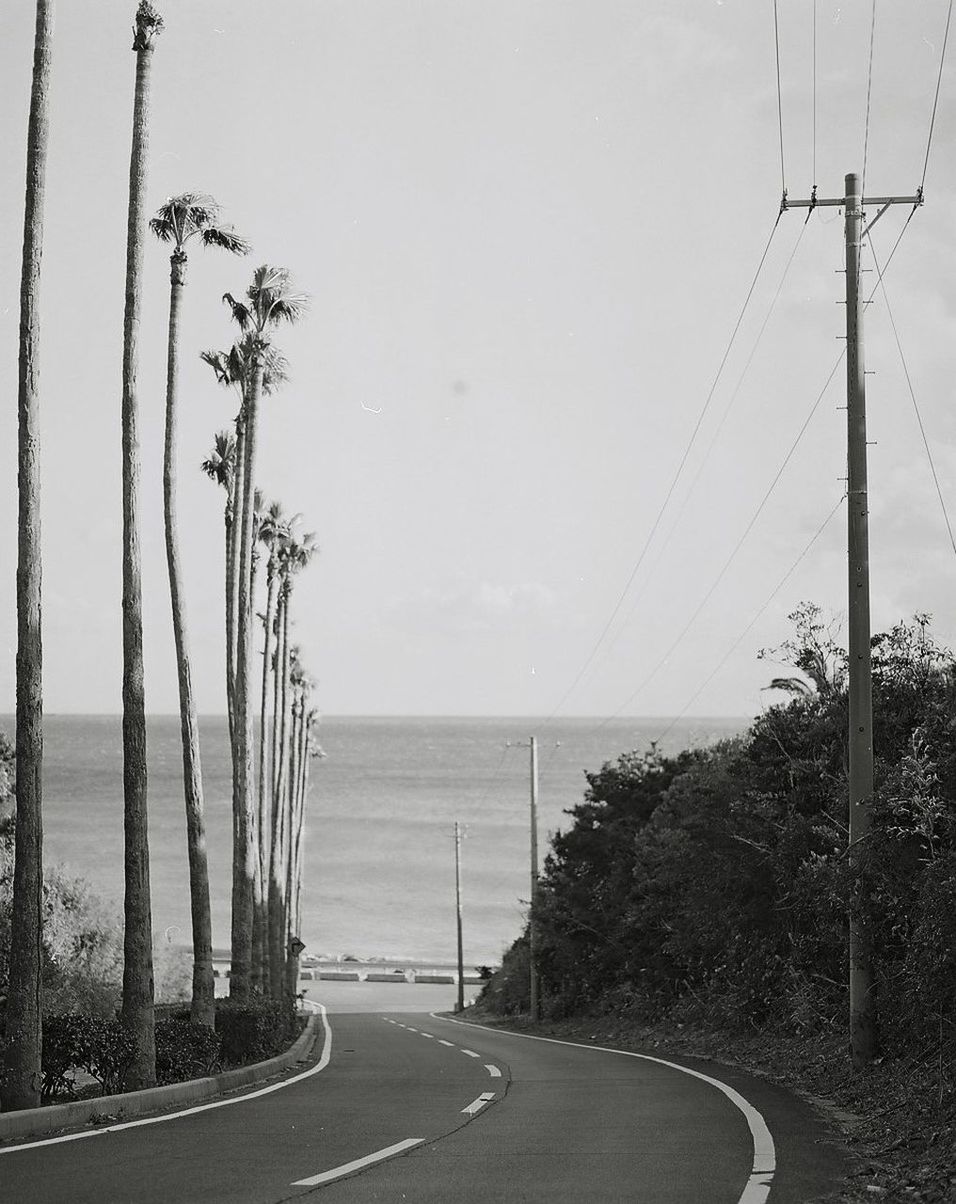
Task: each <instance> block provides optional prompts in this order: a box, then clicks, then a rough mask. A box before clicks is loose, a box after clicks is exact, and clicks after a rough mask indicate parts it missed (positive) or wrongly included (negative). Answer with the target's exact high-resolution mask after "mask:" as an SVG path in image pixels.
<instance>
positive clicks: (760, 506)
mask: <svg viewBox="0 0 956 1204" xmlns="http://www.w3.org/2000/svg"><path fill="white" fill-rule="evenodd" d="M845 355H846V349H844V350H843V352H842V353H841V354H840V357H839V359H838V360H837V362H836V363H835V364H834V365H833V367H832V369H831V370H830V375H829V376H828V377H827V379H826V383H825V384H824V386H823V388H822V389H821V390H820V392H819V393H818V394H817V398H816V401H814V403H813V405H812V406H811V407H810V411H809V413H808V414H807V416H806V418H805V419H804V420H803V425H802V426H801V427H800V429H799V431H797V434H796V437H795V438H794V440H793V442H792V443H791V444H790V448H789V450H788V451H787V454H786V455H785V456H784V458H783V460H782V462H781V464H780V467H779V468H778V469H777V471H776V474H775V475H774V478H773V480H772V481H771V482H770V484H769V486H768V487H767V490H766V492H765V493H764V495H763V497H762V498H761V499H760V502H759V503H758V505H757V508H756V510H754V512H753V514H752V515H751V516H750V521H749V522H748V523H747V526H746V527H745V528H744V530H743V533H742V534H741V536H740V538H739V539H738V540H737V542H736V543H735V544H734V547H733V549H732V551H731V553H730V555H729V556H728V557H727V559H726V560H725V561H724V564H723V567H722V568H721V570H720V572H719V573H718V574H717V576H716V577H715V578H714V580H713V581H712V582H711V585H710V588H709V589H708V590H707V593H706V594H704V596H703V598H701V600H700V602H699V603H698V604H697V608H696V610H695V611H694V613H693V614H692V615H691V616H690V618H689V619H688V620H687V622H686V623H685V624H684V627H683V628H682V630H681V632H680V634H679V635H678V636H677V638H676V639H675V640H674V642H673V643H672V644H671V645H670V647H669V648H668V649H667V651H666V652H665V653H664V655H663V656H662V657H661V658H660V660H659V661H658V662H657V664H656V665H655V666H654V668H653V669H652V670H651V671H650V673H648V674H647V676H646V677H645V678H644V679H643V681H642V682H641V684H640V685H639V686H638V687H637V689H636V690H634V691H633V693H631V694H630V695H629V696H628V697H627V698H626V699H625V700H624V702H622V703H621V705H620V706H619V707H618V708H617V710H616V711H615V712H614V714H613V715H610V716H609V717H608V719H606V720H605V721H604V722H605V723H607V722H609V720H610V719H616V718H617V716H618V715H620V713H621V711H623V710H624V709H625V707H628V706H629V705H630V704H631V703H632V702H633V701H634V699H635V698H636V697H637V696H638V694H640V692H641V691H642V690H643V689H644V687H645V686H646V685H648V683H649V682H650V681H651V680H652V679H653V678H654V677H656V676H657V674H658V673H659V672H660V670H661V669H662V668H663V667H664V665H665V664H666V663H667V661H668V660H669V659H670V657H671V655H672V653H673V652H674V651H675V650H676V649H677V647H678V645H679V644H680V643H681V641H682V640H683V639H684V636H685V635H687V633H688V631H690V629H691V627H693V625H694V623H696V621H697V619H698V617H699V616H700V613H701V611H702V610H703V609H704V607H705V606H706V605H707V603H708V602H709V601H710V599H711V598H712V597H713V596H714V594H715V593H716V591H717V587H718V586H719V585H720V583H721V581H723V579H724V577H726V576H727V573H728V572H729V571H730V566H731V565H732V564H733V562H734V560H735V559H736V558H737V553H738V552H739V551H740V549H741V548H742V547H743V546H744V543H745V542H746V539H747V536H748V535H749V534H750V532H751V531H752V530H753V529H754V526H755V525H756V522H757V519H758V518H759V517H760V515H761V514H762V513H763V509H764V507H765V506H766V504H767V502H768V501H769V500H770V496H771V494H772V493H773V491H774V490H775V489H776V487H777V485H778V483H779V481H780V478H781V477H782V476H783V474H784V470H785V469H786V467H787V465H788V464H789V463H790V461H791V460H792V459H793V454H794V452H795V451H796V450H797V446H798V444H799V443H800V440H801V439H802V438H803V436H804V434H805V433H806V429H807V427H808V426H809V425H810V422H811V420H812V418H813V416H814V414H816V412H817V410H818V409H819V407H820V402H821V401H822V400H823V396H824V394H825V393H826V391H827V389H828V388H829V385H830V381H831V380H833V378H834V376H836V371H837V368H839V366H840V364H841V363H842V361H843V358H844V356H845ZM601 726H602V727H603V726H604V724H601Z"/></svg>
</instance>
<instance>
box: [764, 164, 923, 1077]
mask: <svg viewBox="0 0 956 1204" xmlns="http://www.w3.org/2000/svg"><path fill="white" fill-rule="evenodd" d="M845 189H846V191H845V195H844V196H842V197H836V198H833V199H832V200H822V199H820V198H818V197H817V196H816V189H815V188H814V190H813V195H812V196H811V198H810V199H809V200H806V201H790V200H788V199H787V194H786V193H784V195H783V202H782V205H783V208H784V209H795V208H811V209H813V208H815V207H816V206H818V205H842V206H843V207H844V213H845V223H844V231H845V237H846V397H847V402H846V420H847V567H848V587H849V604H848V607H847V609H848V614H849V624H850V632H849V636H850V641H849V643H850V648H849V653H850V663H849V696H850V715H849V730H848V742H847V743H848V748H849V758H850V774H849V777H850V784H849V785H850V788H849V811H850V848H849V855H850V864H851V866H852V867H853V869H854V870H855V871H856V872H857V879H856V895H855V898H854V899H853V900H852V902H851V907H850V916H849V923H850V950H849V952H850V957H849V979H850V982H849V985H850V1055H851V1058H852V1061H853V1065H854V1067H855V1068H856V1069H861V1068H862V1067H864V1066H866V1065H868V1064H869V1063H870V1062H871V1061H872V1060H873V1058H874V1057H875V1056H876V1050H877V1033H876V1005H875V1000H874V996H873V967H872V963H871V951H870V941H869V934H868V933H867V931H866V922H865V919H864V917H863V914H862V909H863V906H864V904H865V901H866V894H865V892H866V886H865V883H864V881H863V878H862V877H861V876H860V871H861V869H862V866H863V864H864V856H865V849H864V841H865V840H866V839H867V837H868V836H869V832H870V825H871V818H872V812H871V806H872V802H873V695H872V671H871V665H870V565H869V533H868V525H867V514H868V507H867V486H866V377H865V374H864V362H863V306H864V304H865V302H862V301H861V300H860V271H861V268H860V247H861V244H862V242H863V237H864V235H865V234H866V233H867V231H868V230H870V229H871V228H872V227H873V226H874V225H875V224H876V223H877V222H878V221H879V220H880V218H881V217H882V216H883V214H884V213H885V212H886V211H887V209H888V208H889V207H890V205H922V203H923V191H922V189H920V190H919V191H918V192H917V194H916V196H889V197H883V196H881V197H864V196H863V195H862V193H861V181H860V177H859V176H858V175H857V174H856V172H850V174H849V175H848V176H847V177H846V181H845ZM866 205H878V206H879V207H880V208H879V212H878V213H877V215H876V217H874V218H873V220H872V221H871V222H870V223H869V225H868V226H866V227H865V228H864V226H863V217H864V207H865V206H866Z"/></svg>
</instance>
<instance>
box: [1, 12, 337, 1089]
mask: <svg viewBox="0 0 956 1204" xmlns="http://www.w3.org/2000/svg"><path fill="white" fill-rule="evenodd" d="M52 10H53V0H37V23H36V38H35V52H34V70H33V84H32V92H31V105H30V119H29V127H28V137H27V193H26V209H25V219H24V242H23V269H22V278H21V322H20V352H19V357H20V375H19V392H18V409H19V438H18V469H19V477H18V481H19V513H18V520H19V527H18V530H19V543H18V548H19V551H18V563H17V616H18V642H17V715H16V801H17V812H16V844H15V871H14V889H13V917H12V921H13V923H12V939H11V953H10V967H9V988H8V998H7V1006H6V1049H5V1054H4V1066H3V1073H2V1075H0V1105H2V1107H3V1108H4V1109H16V1108H29V1107H35V1106H37V1105H38V1103H39V1091H40V1082H41V1075H40V1057H41V1016H42V993H41V969H42V948H43V931H42V909H43V863H42V755H43V738H42V713H43V706H42V647H41V640H40V587H41V578H40V524H39V494H40V476H39V391H38V364H39V316H38V314H39V283H40V260H41V249H42V231H43V197H44V187H45V174H46V158H47V142H48V97H49V76H50V51H51V40H52V27H53V11H52ZM162 29H163V21H162V18H161V17H160V15H159V13H158V12H157V11H156V10H155V9H154V8H153V6H152V5H151V4H150V3H149V0H140V2H139V5H138V8H137V11H136V17H135V25H134V30H133V50H134V52H135V53H136V85H135V95H134V106H133V138H132V149H131V156H130V184H129V211H128V223H127V261H126V308H125V315H124V339H123V370H122V495H123V608H122V609H123V622H122V626H123V787H124V854H125V856H124V866H125V882H124V968H123V1001H122V1015H123V1020H124V1022H125V1024H126V1026H127V1028H128V1030H129V1032H130V1033H131V1035H132V1036H133V1038H134V1042H135V1048H136V1053H135V1056H134V1059H133V1062H132V1065H131V1068H130V1071H129V1073H128V1075H127V1080H126V1085H127V1087H129V1088H132V1089H135V1088H138V1087H145V1086H149V1085H151V1084H152V1083H153V1082H155V1041H154V1019H153V964H152V924H151V909H150V889H149V843H148V832H147V806H146V804H147V773H146V715H145V691H144V674H143V622H142V586H141V570H140V547H139V514H140V499H139V476H140V464H139V440H138V434H137V427H138V402H137V367H138V332H139V325H140V311H141V293H142V274H143V251H144V242H145V236H146V232H147V229H149V230H151V231H152V233H153V234H155V235H156V236H157V238H159V239H160V240H161V241H163V242H166V243H169V244H171V246H172V253H171V255H170V269H171V270H170V304H169V325H168V343H167V346H168V354H167V374H166V429H165V453H164V461H163V508H164V520H165V534H166V556H167V568H168V573H169V587H170V600H171V606H172V617H173V635H174V641H175V648H176V658H177V669H178V685H179V703H180V718H181V735H182V752H183V782H184V795H185V806H186V830H187V846H188V858H189V883H190V897H191V911H192V935H193V957H194V966H193V991H192V1007H191V1019H192V1021H193V1022H194V1023H197V1024H206V1025H208V1024H212V1023H213V1019H214V980H213V966H212V925H211V918H210V903H209V878H208V868H207V861H206V839H205V821H204V807H203V788H202V770H201V758H200V746H199V727H198V722H197V717H196V702H195V694H194V691H193V684H192V675H191V665H190V658H189V648H188V638H187V623H186V614H185V606H184V597H183V592H184V591H183V581H182V568H181V565H180V558H179V547H178V539H177V527H176V425H177V407H178V364H179V327H180V311H181V305H182V294H183V288H184V286H185V280H186V266H187V244H189V243H190V242H192V241H193V240H195V241H196V243H198V244H201V245H203V246H207V247H209V246H212V247H219V248H221V249H224V250H227V251H229V252H231V253H233V254H245V253H246V252H247V251H248V250H249V246H248V243H247V242H246V240H245V239H244V238H242V236H241V235H239V234H237V233H236V232H235V231H234V230H233V229H232V228H231V227H229V226H226V225H223V224H222V222H221V220H220V208H219V206H218V204H217V203H216V202H215V201H214V200H213V199H212V198H211V197H208V196H205V195H203V194H200V193H184V194H182V195H180V196H177V197H173V198H171V199H169V200H167V201H166V202H165V203H164V204H163V206H162V207H161V208H160V210H159V211H158V213H157V214H156V216H155V217H153V218H152V219H151V220H150V221H149V222H148V223H147V221H146V219H145V213H146V208H145V206H146V168H147V164H148V135H149V92H150V68H151V61H152V53H153V49H154V44H155V39H156V37H157V36H158V35H159V34H160V33H161V32H162ZM224 300H225V302H226V303H227V305H228V307H229V310H230V312H231V315H232V317H233V318H234V319H235V321H236V323H237V325H238V328H239V331H238V337H237V338H236V341H235V342H234V343H233V345H232V347H231V348H230V349H229V350H228V351H225V352H215V353H213V352H207V353H204V355H203V358H204V359H205V360H206V361H207V362H208V363H209V364H210V365H211V366H212V367H213V369H214V371H215V373H216V376H217V378H218V380H219V381H220V382H221V383H223V384H228V385H232V386H233V387H235V389H236V390H237V392H238V395H239V410H238V414H237V416H236V421H235V434H233V433H231V432H228V433H227V432H223V433H220V434H219V435H218V436H217V437H216V445H215V449H214V451H213V453H212V455H211V457H210V458H209V460H207V461H206V463H205V464H204V465H203V468H204V469H205V471H206V472H207V473H208V474H209V475H210V476H212V477H213V478H214V479H215V480H217V481H219V483H220V484H222V485H223V487H224V488H225V490H226V507H225V532H226V540H225V544H226V584H225V615H226V622H225V627H226V695H227V709H228V715H229V735H230V744H231V750H232V765H233V800H232V801H233V885H232V931H231V939H232V974H231V979H230V994H231V995H233V996H236V997H239V998H246V997H248V996H249V995H250V994H252V993H253V992H262V993H268V994H269V995H271V996H273V997H282V996H285V997H288V998H291V997H292V996H293V995H294V992H295V986H296V979H297V974H298V952H299V950H300V949H301V947H302V946H301V942H300V941H299V939H298V934H299V919H300V900H301V889H302V865H303V861H302V857H303V841H304V815H305V799H306V792H307V788H308V778H309V763H310V759H311V756H312V754H313V753H315V752H317V751H318V747H317V745H316V743H315V726H316V720H317V713H316V711H315V709H314V708H313V707H312V705H311V694H312V689H313V682H312V679H311V678H310V677H309V676H308V675H307V673H306V672H305V670H304V668H303V667H302V664H301V662H300V659H299V654H298V649H297V648H296V647H295V646H294V645H292V644H290V641H289V630H290V625H291V621H290V617H289V614H290V604H291V599H292V594H293V586H294V581H295V578H296V575H297V574H298V572H299V571H300V570H301V569H302V568H304V567H305V566H306V565H307V564H308V563H309V561H310V560H311V559H312V557H313V555H314V554H315V550H316V548H315V541H314V536H313V535H303V536H299V535H298V534H297V523H298V517H296V518H294V519H286V518H285V517H284V516H283V513H282V510H281V508H280V507H279V506H278V505H271V506H268V507H265V506H264V505H263V503H262V499H261V494H260V492H259V490H258V489H257V487H256V439H257V428H258V422H259V409H260V402H261V400H262V398H263V397H264V396H268V395H269V394H270V393H272V392H273V391H275V389H276V388H278V387H279V385H280V384H281V383H282V382H283V381H284V380H285V379H286V377H287V364H286V361H285V359H284V357H283V356H282V354H281V353H280V352H279V351H278V349H277V348H276V347H275V346H274V345H273V342H272V336H273V332H274V331H275V329H276V327H277V326H279V325H281V324H282V323H286V322H295V321H297V320H298V319H299V318H300V317H301V316H302V314H303V312H304V310H305V308H306V299H305V298H304V297H303V296H301V295H299V294H297V293H295V292H294V291H293V289H292V284H291V280H290V277H289V273H288V272H287V271H286V270H285V269H283V268H275V267H272V266H269V265H264V266H262V267H260V268H258V269H257V270H256V271H255V273H254V275H253V279H252V283H251V284H250V286H249V288H248V289H247V290H246V293H245V295H244V297H243V298H241V299H238V300H237V299H236V297H235V296H233V295H232V294H231V293H226V295H225V297H224ZM261 548H264V549H266V550H267V559H266V602H265V608H266V609H265V614H264V615H263V616H262V618H263V630H264V645H265V647H264V652H263V662H262V680H261V697H260V705H259V713H260V725H259V742H258V748H256V744H255V739H254V736H255V728H254V723H253V718H254V710H255V706H254V699H253V676H254V674H253V668H254V665H253V657H254V649H253V642H254V641H253V637H254V633H255V624H256V617H257V616H256V611H255V607H254V597H255V585H256V572H257V566H258V563H259V561H260V559H261V556H262V552H261V550H260V549H261ZM270 700H271V703H272V712H271V723H270V718H269V715H268V709H269V708H268V704H269V702H270ZM254 762H255V765H256V771H254V768H253V765H254Z"/></svg>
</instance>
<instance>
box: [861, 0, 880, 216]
mask: <svg viewBox="0 0 956 1204" xmlns="http://www.w3.org/2000/svg"><path fill="white" fill-rule="evenodd" d="M875 37H876V0H873V16H872V19H871V21H870V65H869V69H868V70H867V73H866V120H865V122H864V123H863V172H862V174H861V176H860V196H861V197H862V196H864V195H865V192H864V185H865V184H866V152H867V148H868V146H869V141H870V91H871V89H872V86H873V42H874V39H875Z"/></svg>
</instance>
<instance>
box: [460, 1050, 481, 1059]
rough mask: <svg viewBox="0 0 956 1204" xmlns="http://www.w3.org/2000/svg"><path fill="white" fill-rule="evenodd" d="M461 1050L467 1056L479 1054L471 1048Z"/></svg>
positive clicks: (472, 1056)
mask: <svg viewBox="0 0 956 1204" xmlns="http://www.w3.org/2000/svg"><path fill="white" fill-rule="evenodd" d="M461 1052H462V1053H463V1054H467V1055H468V1057H469V1058H477V1057H480V1056H481V1055H480V1054H476V1053H475V1051H474V1050H473V1049H463V1050H462V1051H461Z"/></svg>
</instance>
